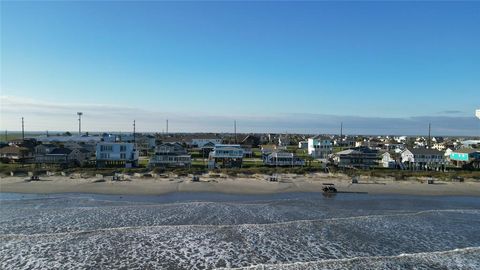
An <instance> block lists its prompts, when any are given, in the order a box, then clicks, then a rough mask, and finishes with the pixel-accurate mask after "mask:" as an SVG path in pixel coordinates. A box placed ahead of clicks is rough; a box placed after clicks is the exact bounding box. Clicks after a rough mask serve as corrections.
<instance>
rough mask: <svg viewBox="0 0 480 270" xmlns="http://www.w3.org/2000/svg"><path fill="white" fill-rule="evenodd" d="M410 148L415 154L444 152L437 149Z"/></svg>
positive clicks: (438, 153) (439, 153)
mask: <svg viewBox="0 0 480 270" xmlns="http://www.w3.org/2000/svg"><path fill="white" fill-rule="evenodd" d="M408 150H409V151H410V152H412V154H414V155H443V152H441V151H438V150H436V149H427V148H412V149H408Z"/></svg>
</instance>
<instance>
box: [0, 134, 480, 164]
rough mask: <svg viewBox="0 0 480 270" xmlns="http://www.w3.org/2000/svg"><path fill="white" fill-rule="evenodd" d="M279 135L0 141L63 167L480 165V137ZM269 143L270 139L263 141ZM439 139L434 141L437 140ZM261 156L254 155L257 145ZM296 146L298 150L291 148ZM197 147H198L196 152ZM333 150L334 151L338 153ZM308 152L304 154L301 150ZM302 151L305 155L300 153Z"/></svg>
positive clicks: (18, 155) (6, 149) (13, 151)
mask: <svg viewBox="0 0 480 270" xmlns="http://www.w3.org/2000/svg"><path fill="white" fill-rule="evenodd" d="M290 137H293V135H292V136H286V135H279V136H278V137H277V138H275V142H274V143H271V142H272V138H271V136H270V135H269V136H265V137H262V136H258V135H252V134H249V135H240V136H239V137H237V135H236V134H235V137H233V136H230V137H228V136H222V135H221V134H195V135H191V136H189V135H178V136H173V135H172V136H160V137H159V136H154V135H150V134H147V135H142V134H101V135H95V136H87V135H83V136H40V137H37V138H34V139H25V140H12V141H10V142H8V143H3V144H1V145H0V146H1V148H0V159H1V161H2V162H18V163H35V164H40V165H45V166H49V165H60V166H96V167H136V166H138V165H139V160H142V159H143V160H147V161H148V166H150V167H190V166H191V165H192V153H193V152H195V153H196V155H195V157H194V158H193V159H195V158H196V159H198V160H202V161H204V164H205V166H206V167H208V168H210V169H213V168H232V167H242V164H243V162H244V160H245V159H246V158H249V159H250V158H253V160H256V161H258V160H259V161H261V162H262V163H263V164H264V165H266V166H305V165H306V164H307V162H306V160H305V159H306V158H308V159H310V160H318V161H320V162H321V164H324V165H325V166H338V167H344V168H364V169H365V168H372V167H384V168H392V169H410V170H441V169H444V168H445V167H447V166H457V167H461V166H465V165H467V164H471V165H472V166H473V167H474V168H478V167H479V166H478V164H479V161H480V149H479V148H476V147H478V146H479V145H480V141H470V142H469V143H468V144H467V145H460V146H459V147H451V148H453V149H451V148H448V149H445V150H439V149H438V148H439V146H438V145H441V144H440V143H438V145H437V146H438V147H432V145H433V146H435V145H436V144H433V143H431V144H430V145H428V146H426V145H422V143H423V141H422V140H416V141H415V142H414V143H413V144H412V145H410V146H407V144H406V143H405V142H404V138H401V137H399V138H388V140H386V139H384V138H381V139H379V138H370V139H368V141H366V140H364V141H361V140H358V139H352V138H348V137H347V136H341V137H340V138H339V137H338V136H336V137H335V136H325V135H321V136H312V137H309V138H300V140H297V141H298V142H296V143H297V144H298V147H295V146H294V145H296V144H294V143H295V142H292V141H290ZM264 141H267V142H270V143H266V144H261V143H262V142H264ZM437 141H438V142H440V139H435V142H437ZM254 148H255V149H259V151H260V155H258V154H257V157H254V155H253V149H254ZM292 148H297V149H298V150H295V151H292ZM192 150H195V151H192ZM334 150H335V151H334ZM302 151H304V152H302ZM299 152H301V153H304V154H305V155H302V157H303V158H300V157H299V156H297V153H299Z"/></svg>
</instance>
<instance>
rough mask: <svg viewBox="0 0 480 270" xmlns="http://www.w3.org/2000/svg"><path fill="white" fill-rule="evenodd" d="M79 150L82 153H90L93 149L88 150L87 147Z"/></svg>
mask: <svg viewBox="0 0 480 270" xmlns="http://www.w3.org/2000/svg"><path fill="white" fill-rule="evenodd" d="M78 151H80V153H84V154H88V153H90V152H91V151H88V150H87V149H85V148H79V149H78Z"/></svg>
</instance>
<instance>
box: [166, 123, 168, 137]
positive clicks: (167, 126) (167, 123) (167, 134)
mask: <svg viewBox="0 0 480 270" xmlns="http://www.w3.org/2000/svg"><path fill="white" fill-rule="evenodd" d="M166 130H167V135H168V119H167V128H166Z"/></svg>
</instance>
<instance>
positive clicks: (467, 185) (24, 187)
mask: <svg viewBox="0 0 480 270" xmlns="http://www.w3.org/2000/svg"><path fill="white" fill-rule="evenodd" d="M27 178H28V177H19V176H14V177H1V178H0V192H16V193H70V192H74V193H97V194H125V195H129V194H130V195H157V194H166V193H172V192H219V193H227V194H270V193H281V192H321V191H322V184H323V183H333V184H335V185H336V187H337V189H338V191H339V192H361V193H365V192H366V193H371V194H410V195H452V196H480V182H478V181H468V180H467V181H465V182H463V183H457V182H440V181H435V184H430V185H429V184H427V183H426V179H417V180H407V181H395V180H392V179H380V178H360V179H359V183H358V184H351V181H350V179H349V178H348V177H346V176H341V175H340V176H339V175H328V174H311V175H280V176H279V181H278V182H270V181H268V176H266V175H254V176H248V177H219V176H214V177H208V176H202V177H200V182H192V181H191V177H168V178H160V177H149V178H144V177H133V176H127V177H126V179H127V181H112V180H111V177H105V178H104V182H97V181H98V180H99V179H102V178H100V177H88V178H81V177H76V178H73V177H68V176H42V177H41V181H31V182H27V181H25V179H27Z"/></svg>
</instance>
